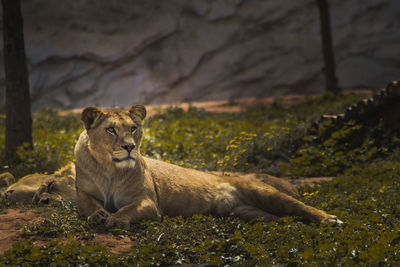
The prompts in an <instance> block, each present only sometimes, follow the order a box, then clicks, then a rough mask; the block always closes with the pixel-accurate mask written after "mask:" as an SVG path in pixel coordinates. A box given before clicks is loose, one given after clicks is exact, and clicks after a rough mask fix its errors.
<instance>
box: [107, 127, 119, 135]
mask: <svg viewBox="0 0 400 267" xmlns="http://www.w3.org/2000/svg"><path fill="white" fill-rule="evenodd" d="M106 131H107V132H109V133H110V134H112V135H117V132H116V131H115V129H114V127H108V128H106Z"/></svg>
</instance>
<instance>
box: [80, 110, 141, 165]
mask: <svg viewBox="0 0 400 267" xmlns="http://www.w3.org/2000/svg"><path fill="white" fill-rule="evenodd" d="M145 117H146V108H145V107H144V106H143V105H134V106H132V107H131V108H130V109H129V110H119V109H110V110H102V109H100V108H97V107H88V108H86V109H84V110H83V112H82V121H83V123H84V125H85V128H86V132H87V135H88V137H89V151H90V153H91V155H92V156H93V157H94V158H95V159H96V160H97V161H98V162H99V163H101V164H102V165H103V166H109V167H116V168H134V167H135V166H136V162H137V161H138V160H139V153H140V142H141V139H142V135H143V128H142V127H143V120H144V118H145Z"/></svg>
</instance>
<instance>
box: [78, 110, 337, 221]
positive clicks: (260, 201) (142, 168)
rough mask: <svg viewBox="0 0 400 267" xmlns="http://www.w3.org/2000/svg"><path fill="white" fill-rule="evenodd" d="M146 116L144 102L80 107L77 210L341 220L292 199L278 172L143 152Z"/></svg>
mask: <svg viewBox="0 0 400 267" xmlns="http://www.w3.org/2000/svg"><path fill="white" fill-rule="evenodd" d="M145 116H146V110H145V108H144V106H142V105H135V106H133V107H132V108H131V109H130V110H129V111H126V110H109V111H106V110H102V109H99V108H94V107H89V108H86V109H85V110H84V111H83V113H82V120H83V122H84V124H85V128H86V130H84V131H83V132H82V134H81V136H80V138H79V141H78V143H77V144H76V147H75V157H76V175H77V176H76V188H77V200H78V210H79V213H80V214H81V215H82V216H85V217H88V219H89V221H90V222H92V223H98V224H100V223H105V224H107V225H108V226H115V225H118V226H120V227H129V224H130V223H132V222H135V221H138V220H141V219H155V220H160V219H161V217H162V216H163V215H168V216H178V215H181V216H190V215H192V214H196V213H210V214H215V215H221V216H228V215H231V214H233V215H235V216H238V217H240V218H243V219H245V220H250V219H253V218H257V217H263V218H264V219H265V220H267V221H268V220H274V219H276V218H278V217H280V216H287V215H293V216H301V217H303V218H305V219H308V220H311V221H314V222H318V223H325V222H331V221H332V222H340V221H339V220H337V218H336V216H333V215H329V214H327V213H325V212H324V211H322V210H318V209H316V208H313V207H311V206H307V205H305V204H304V203H302V202H300V201H298V200H296V199H295V198H294V196H296V193H297V191H296V190H295V189H294V186H291V185H288V182H286V181H279V180H278V179H277V178H272V177H269V176H261V178H264V179H263V180H265V181H264V182H262V181H260V177H257V176H256V175H251V174H250V175H244V176H237V177H230V176H217V175H214V174H211V173H205V172H201V171H197V170H193V169H188V168H183V167H179V166H176V165H173V164H169V163H165V162H162V161H159V160H154V159H150V158H146V157H143V156H141V155H140V141H141V138H142V123H143V120H144V118H145ZM129 147H130V149H131V151H129V149H128V148H129ZM266 182H267V183H266ZM268 183H269V184H268ZM273 185H275V187H274V186H273ZM277 188H279V190H278V189H277ZM290 195H292V196H290Z"/></svg>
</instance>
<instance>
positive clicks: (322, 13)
mask: <svg viewBox="0 0 400 267" xmlns="http://www.w3.org/2000/svg"><path fill="white" fill-rule="evenodd" d="M316 1H317V4H318V9H319V17H320V22H321V23H320V24H321V37H322V50H323V54H324V60H325V67H324V73H325V80H326V90H328V91H330V92H332V93H334V94H338V93H339V92H340V89H339V88H338V85H337V83H338V82H337V78H336V70H335V56H334V53H333V45H332V34H331V19H330V15H329V4H328V0H316Z"/></svg>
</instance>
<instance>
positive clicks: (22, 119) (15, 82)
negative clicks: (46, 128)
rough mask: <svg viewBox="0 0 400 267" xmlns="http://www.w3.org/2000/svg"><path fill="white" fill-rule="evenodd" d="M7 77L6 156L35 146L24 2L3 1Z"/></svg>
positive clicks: (17, 0)
mask: <svg viewBox="0 0 400 267" xmlns="http://www.w3.org/2000/svg"><path fill="white" fill-rule="evenodd" d="M2 4H3V25H4V26H3V27H4V28H3V38H4V64H5V74H6V148H5V149H6V156H7V157H10V156H12V155H13V154H15V151H16V149H17V147H18V146H21V145H23V144H28V146H27V147H30V148H31V147H32V117H31V103H30V96H29V76H28V69H27V66H26V56H25V45H24V33H23V19H22V15H21V4H20V0H2Z"/></svg>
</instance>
